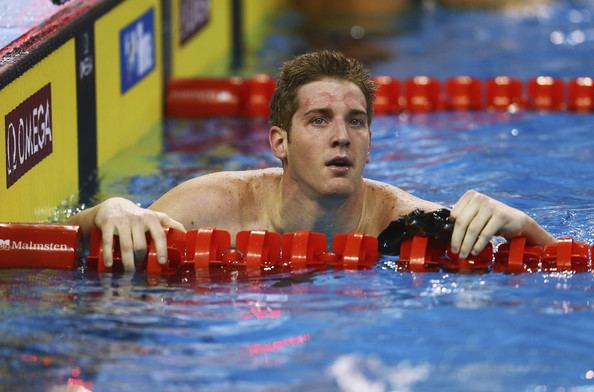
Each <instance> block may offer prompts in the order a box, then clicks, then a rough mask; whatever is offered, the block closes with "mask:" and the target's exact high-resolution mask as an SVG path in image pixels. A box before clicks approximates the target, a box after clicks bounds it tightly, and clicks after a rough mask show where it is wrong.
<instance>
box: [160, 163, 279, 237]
mask: <svg viewBox="0 0 594 392" xmlns="http://www.w3.org/2000/svg"><path fill="white" fill-rule="evenodd" d="M281 175H282V170H281V169H276V168H270V169H260V170H245V171H226V172H217V173H211V174H206V175H203V176H199V177H195V178H192V179H190V180H187V181H185V182H183V183H181V184H179V185H178V186H176V187H175V188H173V189H171V190H170V191H169V192H167V193H166V194H164V195H163V196H162V197H161V198H160V199H159V200H157V201H156V202H155V203H154V204H153V205H152V206H151V207H150V208H151V209H154V210H158V211H162V212H165V213H166V214H168V215H169V216H171V217H172V218H173V219H176V220H179V221H180V222H182V223H183V224H184V226H186V228H188V229H191V228H195V227H202V226H221V225H228V224H232V223H234V222H240V221H241V220H243V215H245V214H250V213H252V212H253V213H256V212H257V211H252V210H254V208H255V207H256V205H255V204H254V203H253V200H254V192H257V190H258V189H260V188H261V189H266V187H269V186H271V184H272V183H273V182H274V181H277V180H278V179H279V178H280V176H281Z"/></svg>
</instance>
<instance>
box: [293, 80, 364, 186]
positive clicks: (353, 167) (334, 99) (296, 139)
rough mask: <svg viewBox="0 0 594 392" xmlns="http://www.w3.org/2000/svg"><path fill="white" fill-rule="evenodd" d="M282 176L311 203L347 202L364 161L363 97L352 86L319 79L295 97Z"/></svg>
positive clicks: (301, 89)
mask: <svg viewBox="0 0 594 392" xmlns="http://www.w3.org/2000/svg"><path fill="white" fill-rule="evenodd" d="M297 102H298V109H297V111H296V112H295V114H294V115H293V117H292V126H291V130H290V134H291V136H290V141H288V140H286V141H285V149H286V157H285V159H286V161H285V162H286V165H285V175H288V176H289V177H290V179H291V180H294V181H296V182H297V183H298V184H299V185H300V187H301V188H302V189H303V190H304V191H305V192H308V193H311V195H312V197H316V196H317V195H322V196H330V195H334V196H349V195H350V194H352V193H353V192H354V191H355V190H356V189H357V188H358V187H359V186H360V185H361V183H362V172H363V168H364V167H365V164H366V163H367V161H368V160H369V148H370V130H369V126H368V125H367V113H366V107H367V106H366V102H365V96H364V95H363V93H362V92H361V90H360V89H359V87H357V85H355V84H354V83H352V82H348V81H344V80H337V79H323V80H320V81H316V82H312V83H309V84H306V85H304V86H302V87H301V88H300V89H299V90H298V92H297Z"/></svg>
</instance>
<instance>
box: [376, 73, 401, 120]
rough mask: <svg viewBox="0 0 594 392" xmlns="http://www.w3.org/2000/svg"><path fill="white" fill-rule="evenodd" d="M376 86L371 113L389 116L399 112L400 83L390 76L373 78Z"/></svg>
mask: <svg viewBox="0 0 594 392" xmlns="http://www.w3.org/2000/svg"><path fill="white" fill-rule="evenodd" d="M373 82H374V83H375V85H376V86H377V90H376V92H375V101H374V102H373V111H374V113H375V114H391V113H396V112H398V111H399V110H400V104H399V100H400V81H399V80H398V79H393V78H391V77H390V76H377V77H375V78H373Z"/></svg>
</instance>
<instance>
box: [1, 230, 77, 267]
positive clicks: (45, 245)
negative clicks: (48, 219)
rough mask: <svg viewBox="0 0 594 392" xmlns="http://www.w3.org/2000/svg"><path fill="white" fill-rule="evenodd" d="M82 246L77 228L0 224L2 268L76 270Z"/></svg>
mask: <svg viewBox="0 0 594 392" xmlns="http://www.w3.org/2000/svg"><path fill="white" fill-rule="evenodd" d="M81 244H82V236H81V232H80V228H79V227H78V226H65V225H54V224H43V223H0V268H51V269H62V270H73V269H75V268H76V267H77V265H78V258H79V255H80V254H81Z"/></svg>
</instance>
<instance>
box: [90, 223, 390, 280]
mask: <svg viewBox="0 0 594 392" xmlns="http://www.w3.org/2000/svg"><path fill="white" fill-rule="evenodd" d="M165 230H166V235H167V257H168V258H167V262H166V263H164V264H161V263H159V261H158V260H157V255H156V249H155V245H154V243H153V241H150V240H149V241H148V243H149V249H148V255H147V260H146V272H147V273H148V274H149V275H160V276H174V275H180V274H186V273H194V272H200V273H202V274H213V273H215V274H216V273H218V272H225V271H227V272H228V271H229V270H242V271H245V272H247V274H248V275H249V276H258V275H261V274H265V273H269V272H282V271H295V270H299V269H304V268H327V267H328V266H331V267H333V268H338V269H360V268H371V267H372V266H373V265H374V264H375V263H376V262H377V260H378V259H379V254H378V250H377V249H378V244H377V238H376V237H372V236H368V235H364V234H358V233H350V234H338V235H336V236H335V238H334V241H333V249H332V251H331V252H328V251H327V250H326V243H327V242H326V237H325V236H324V235H323V234H322V233H315V232H310V231H298V232H296V233H287V234H284V235H282V236H281V235H280V234H278V233H274V232H270V231H266V230H248V231H240V232H239V233H237V237H236V247H235V248H234V249H233V248H231V237H230V234H229V232H227V231H225V230H219V229H214V228H204V229H199V230H191V231H188V232H187V233H184V232H181V231H178V230H175V229H172V228H167V229H165ZM112 252H113V253H112V255H113V264H112V266H111V267H106V266H105V265H104V256H103V248H102V246H101V233H100V232H99V230H98V229H95V230H93V232H92V233H91V246H90V254H89V256H88V257H87V265H88V267H89V269H90V270H93V271H97V272H114V271H121V270H123V266H122V259H121V252H120V251H119V244H118V241H117V237H114V245H113V249H112Z"/></svg>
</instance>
